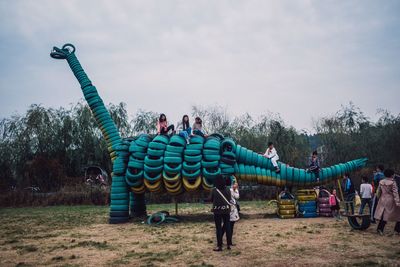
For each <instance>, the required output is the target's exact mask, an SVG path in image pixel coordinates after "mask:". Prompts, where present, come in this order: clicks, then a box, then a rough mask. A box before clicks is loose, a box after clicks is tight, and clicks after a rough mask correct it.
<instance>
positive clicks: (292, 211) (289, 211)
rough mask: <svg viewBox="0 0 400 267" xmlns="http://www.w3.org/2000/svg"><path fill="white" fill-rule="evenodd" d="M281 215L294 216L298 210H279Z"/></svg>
mask: <svg viewBox="0 0 400 267" xmlns="http://www.w3.org/2000/svg"><path fill="white" fill-rule="evenodd" d="M278 214H279V215H294V214H296V210H281V209H280V210H279V211H278Z"/></svg>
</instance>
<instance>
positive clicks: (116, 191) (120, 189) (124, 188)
mask: <svg viewBox="0 0 400 267" xmlns="http://www.w3.org/2000/svg"><path fill="white" fill-rule="evenodd" d="M110 192H111V194H121V193H126V192H128V187H127V186H120V187H115V186H114V187H111V191H110Z"/></svg>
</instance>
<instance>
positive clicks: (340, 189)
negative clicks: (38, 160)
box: [337, 178, 344, 201]
mask: <svg viewBox="0 0 400 267" xmlns="http://www.w3.org/2000/svg"><path fill="white" fill-rule="evenodd" d="M337 182H338V187H339V192H340V196H341V197H342V201H344V197H343V191H342V183H341V181H340V178H339V179H338V180H337Z"/></svg>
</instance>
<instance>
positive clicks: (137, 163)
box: [128, 158, 144, 170]
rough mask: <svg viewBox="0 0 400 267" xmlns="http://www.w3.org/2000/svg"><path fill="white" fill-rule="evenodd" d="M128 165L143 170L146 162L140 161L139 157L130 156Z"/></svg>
mask: <svg viewBox="0 0 400 267" xmlns="http://www.w3.org/2000/svg"><path fill="white" fill-rule="evenodd" d="M128 167H129V168H134V169H139V170H143V168H144V162H143V161H140V160H137V159H132V158H130V159H129V162H128Z"/></svg>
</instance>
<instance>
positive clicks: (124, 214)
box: [109, 142, 129, 223]
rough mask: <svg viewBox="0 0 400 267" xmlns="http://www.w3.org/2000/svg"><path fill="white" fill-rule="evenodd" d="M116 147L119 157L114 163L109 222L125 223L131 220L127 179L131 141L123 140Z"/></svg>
mask: <svg viewBox="0 0 400 267" xmlns="http://www.w3.org/2000/svg"><path fill="white" fill-rule="evenodd" d="M114 149H115V151H116V154H117V158H116V159H115V160H114V164H113V173H112V182H111V193H110V202H111V203H110V218H109V222H110V223H124V222H127V221H128V220H129V188H128V186H127V184H126V181H125V172H126V169H127V166H128V160H129V142H122V143H121V144H119V145H117V146H115V148H114Z"/></svg>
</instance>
